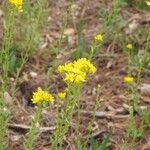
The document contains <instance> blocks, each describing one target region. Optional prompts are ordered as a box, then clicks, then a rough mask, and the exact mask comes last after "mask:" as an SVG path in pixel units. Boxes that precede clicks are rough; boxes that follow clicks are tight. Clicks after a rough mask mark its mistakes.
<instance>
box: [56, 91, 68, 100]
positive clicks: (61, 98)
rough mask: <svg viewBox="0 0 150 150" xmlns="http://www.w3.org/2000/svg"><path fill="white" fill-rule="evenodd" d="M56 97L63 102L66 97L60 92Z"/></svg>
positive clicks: (64, 93)
mask: <svg viewBox="0 0 150 150" xmlns="http://www.w3.org/2000/svg"><path fill="white" fill-rule="evenodd" d="M57 96H58V98H59V99H60V100H63V99H65V97H66V92H60V93H58V94H57Z"/></svg>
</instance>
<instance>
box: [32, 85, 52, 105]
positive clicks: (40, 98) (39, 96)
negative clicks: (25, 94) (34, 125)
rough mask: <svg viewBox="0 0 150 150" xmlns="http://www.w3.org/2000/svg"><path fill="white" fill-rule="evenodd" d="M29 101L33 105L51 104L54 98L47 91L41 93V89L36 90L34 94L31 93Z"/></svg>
mask: <svg viewBox="0 0 150 150" xmlns="http://www.w3.org/2000/svg"><path fill="white" fill-rule="evenodd" d="M31 100H32V102H33V103H43V102H50V103H52V102H53V101H54V97H53V96H52V95H51V94H49V93H48V92H47V91H43V90H42V89H41V88H38V90H37V91H36V92H33V97H32V99H31Z"/></svg>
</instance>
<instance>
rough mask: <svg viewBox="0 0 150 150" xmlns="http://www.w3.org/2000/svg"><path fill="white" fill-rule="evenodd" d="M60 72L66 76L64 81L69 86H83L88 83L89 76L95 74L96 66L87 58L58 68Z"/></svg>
mask: <svg viewBox="0 0 150 150" xmlns="http://www.w3.org/2000/svg"><path fill="white" fill-rule="evenodd" d="M57 70H58V72H59V73H60V74H64V75H65V77H64V81H65V82H66V83H68V84H73V83H75V84H81V83H83V82H85V81H86V78H87V76H88V74H94V73H95V71H96V68H95V66H94V65H93V64H92V63H91V62H90V60H88V59H86V58H81V59H78V60H77V61H74V62H71V63H68V64H65V65H60V66H58V69H57Z"/></svg>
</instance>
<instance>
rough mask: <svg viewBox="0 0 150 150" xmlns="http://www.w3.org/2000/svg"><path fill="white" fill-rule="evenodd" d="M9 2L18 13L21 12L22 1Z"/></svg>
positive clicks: (10, 0) (12, 0) (11, 0)
mask: <svg viewBox="0 0 150 150" xmlns="http://www.w3.org/2000/svg"><path fill="white" fill-rule="evenodd" d="M9 2H10V3H11V4H13V5H15V7H16V8H17V9H18V11H19V12H23V9H22V5H23V0H9Z"/></svg>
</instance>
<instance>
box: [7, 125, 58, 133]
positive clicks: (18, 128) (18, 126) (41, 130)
mask: <svg viewBox="0 0 150 150" xmlns="http://www.w3.org/2000/svg"><path fill="white" fill-rule="evenodd" d="M7 126H8V128H9V129H15V130H25V131H26V130H30V129H31V126H27V125H23V124H11V123H8V125H7ZM54 130H55V127H54V126H52V127H40V128H38V131H39V132H41V133H42V132H48V131H54Z"/></svg>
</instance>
